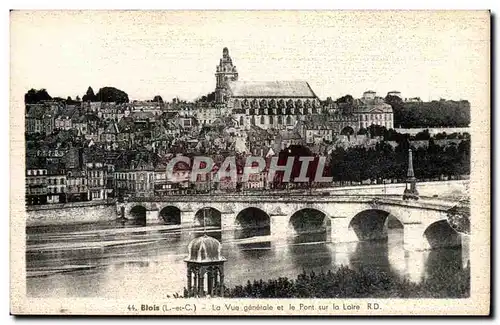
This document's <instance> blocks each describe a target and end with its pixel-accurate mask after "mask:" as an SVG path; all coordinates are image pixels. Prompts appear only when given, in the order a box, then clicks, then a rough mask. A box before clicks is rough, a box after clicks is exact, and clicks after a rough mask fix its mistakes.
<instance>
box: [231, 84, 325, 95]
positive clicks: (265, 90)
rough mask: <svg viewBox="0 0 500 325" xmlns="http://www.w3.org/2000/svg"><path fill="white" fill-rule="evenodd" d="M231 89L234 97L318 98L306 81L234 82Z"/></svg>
mask: <svg viewBox="0 0 500 325" xmlns="http://www.w3.org/2000/svg"><path fill="white" fill-rule="evenodd" d="M229 89H230V91H231V93H232V96H233V97H286V98H289V97H309V98H316V94H315V93H314V92H313V91H312V89H311V87H310V86H309V84H308V83H307V82H306V81H233V82H230V83H229Z"/></svg>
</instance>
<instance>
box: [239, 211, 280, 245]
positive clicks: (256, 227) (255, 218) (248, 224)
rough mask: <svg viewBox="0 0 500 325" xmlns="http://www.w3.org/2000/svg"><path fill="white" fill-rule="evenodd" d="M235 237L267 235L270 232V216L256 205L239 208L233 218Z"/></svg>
mask: <svg viewBox="0 0 500 325" xmlns="http://www.w3.org/2000/svg"><path fill="white" fill-rule="evenodd" d="M234 224H235V226H236V234H235V238H247V237H254V236H268V235H270V234H271V217H270V216H269V214H268V213H267V212H265V211H264V210H262V209H260V208H257V207H247V208H244V209H243V210H241V211H240V212H239V213H238V214H237V215H236V219H235V223H234Z"/></svg>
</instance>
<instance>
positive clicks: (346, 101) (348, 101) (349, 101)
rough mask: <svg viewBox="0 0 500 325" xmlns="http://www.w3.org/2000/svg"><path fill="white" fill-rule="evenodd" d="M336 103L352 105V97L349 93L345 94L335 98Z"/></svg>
mask: <svg viewBox="0 0 500 325" xmlns="http://www.w3.org/2000/svg"><path fill="white" fill-rule="evenodd" d="M336 102H337V104H348V105H352V104H353V103H354V98H353V97H352V96H351V95H345V96H342V97H340V98H337V100H336Z"/></svg>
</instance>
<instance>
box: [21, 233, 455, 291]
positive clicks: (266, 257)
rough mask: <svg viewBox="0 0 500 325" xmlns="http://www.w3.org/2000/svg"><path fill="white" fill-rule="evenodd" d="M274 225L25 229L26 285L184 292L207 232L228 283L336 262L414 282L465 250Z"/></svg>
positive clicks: (399, 237) (447, 266) (397, 236)
mask: <svg viewBox="0 0 500 325" xmlns="http://www.w3.org/2000/svg"><path fill="white" fill-rule="evenodd" d="M268 228H269V227H268V225H265V226H264V227H252V228H248V229H241V230H238V231H237V232H236V233H235V232H233V231H232V230H231V231H224V232H221V231H220V229H217V227H205V228H204V227H194V228H183V229H181V228H179V227H178V226H169V225H163V226H155V227H137V226H133V225H124V226H120V227H116V225H115V227H112V223H103V224H100V225H96V224H93V225H73V226H56V227H52V228H51V227H38V228H29V229H27V231H26V232H27V252H26V260H27V273H28V279H27V292H28V294H29V295H30V296H36V297H38V296H61V297H63V296H74V297H110V298H126V297H130V298H133V297H136V296H137V293H138V292H140V293H141V294H142V295H144V296H146V295H147V296H149V297H164V296H165V295H166V294H170V295H171V294H173V293H175V292H179V293H182V291H183V288H184V286H185V281H186V279H185V276H186V267H185V264H184V258H185V255H186V253H187V245H188V243H189V242H190V241H191V240H192V239H194V238H196V237H199V236H203V234H205V233H206V234H207V235H209V236H212V237H215V238H216V239H218V240H220V241H221V242H222V243H223V251H222V253H223V255H224V256H225V257H226V258H227V260H228V261H227V262H226V265H225V273H226V274H225V275H226V284H227V285H228V286H234V285H240V284H245V283H246V282H247V281H248V280H250V281H253V280H260V279H263V280H266V279H270V278H278V277H289V278H295V277H296V276H297V275H298V274H300V273H302V272H303V270H306V271H308V270H309V271H310V270H314V271H315V272H316V271H321V270H324V271H327V270H329V269H333V268H334V267H335V266H339V265H341V264H342V265H347V266H350V267H353V268H362V267H364V266H370V267H375V268H377V269H380V270H384V271H386V272H390V273H392V274H396V275H399V276H401V277H407V278H409V279H410V280H412V281H416V282H418V281H421V280H422V278H428V279H431V280H432V281H435V282H438V283H439V282H440V281H441V282H446V281H447V279H443V278H442V274H443V272H441V271H442V270H446V271H447V272H445V273H444V274H449V272H457V271H458V270H460V268H461V267H462V266H461V265H462V264H461V250H460V249H439V250H433V251H428V252H415V253H407V252H405V251H404V250H403V232H402V229H389V231H388V238H387V240H382V241H369V242H355V243H330V242H328V234H329V230H328V229H327V230H326V231H324V230H321V231H317V232H309V233H300V234H298V235H297V234H290V235H289V236H288V237H287V238H284V239H283V240H280V241H276V240H274V239H273V240H272V241H271V237H270V236H268V235H266V234H269V232H268V231H269V229H268Z"/></svg>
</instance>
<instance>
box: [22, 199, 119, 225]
mask: <svg viewBox="0 0 500 325" xmlns="http://www.w3.org/2000/svg"><path fill="white" fill-rule="evenodd" d="M116 218H117V215H116V208H115V204H114V203H107V202H98V203H96V202H79V203H64V204H51V205H43V206H29V207H28V208H27V209H26V226H28V227H29V226H45V225H60V224H74V223H90V222H98V221H111V220H114V219H116Z"/></svg>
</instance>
